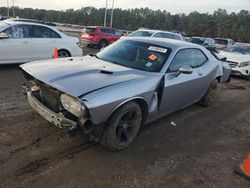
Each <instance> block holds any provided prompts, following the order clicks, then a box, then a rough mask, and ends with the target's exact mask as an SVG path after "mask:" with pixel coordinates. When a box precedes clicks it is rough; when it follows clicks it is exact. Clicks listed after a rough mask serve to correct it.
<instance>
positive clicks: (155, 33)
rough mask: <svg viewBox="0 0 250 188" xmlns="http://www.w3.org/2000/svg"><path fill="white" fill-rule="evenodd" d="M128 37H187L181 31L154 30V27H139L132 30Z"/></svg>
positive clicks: (181, 38)
mask: <svg viewBox="0 0 250 188" xmlns="http://www.w3.org/2000/svg"><path fill="white" fill-rule="evenodd" d="M128 37H157V38H168V39H174V40H182V41H185V40H186V39H185V37H184V36H183V35H181V34H179V33H174V32H168V31H161V30H152V29H143V28H142V29H139V30H137V31H134V32H132V33H131V34H129V35H128Z"/></svg>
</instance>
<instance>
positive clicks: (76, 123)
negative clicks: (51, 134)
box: [23, 80, 89, 131]
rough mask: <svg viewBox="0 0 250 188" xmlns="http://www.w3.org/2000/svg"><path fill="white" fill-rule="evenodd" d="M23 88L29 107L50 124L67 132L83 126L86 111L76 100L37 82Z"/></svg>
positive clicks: (29, 83)
mask: <svg viewBox="0 0 250 188" xmlns="http://www.w3.org/2000/svg"><path fill="white" fill-rule="evenodd" d="M23 88H24V91H25V93H26V96H27V101H28V103H29V105H30V106H31V107H32V108H33V109H34V110H35V111H36V112H37V113H39V114H40V115H41V116H42V117H43V118H45V119H46V120H47V121H49V122H50V123H52V124H54V125H55V126H57V127H59V128H61V129H64V130H68V131H71V130H73V129H76V128H77V127H84V126H85V123H86V121H87V120H88V118H87V109H86V107H85V106H84V104H83V103H82V101H80V100H79V99H78V98H75V97H71V96H69V95H67V94H65V93H63V92H61V91H59V90H57V89H55V88H53V87H50V86H48V85H46V84H44V83H42V82H40V81H38V80H32V81H29V82H28V83H27V84H25V85H24V86H23ZM88 124H89V123H88Z"/></svg>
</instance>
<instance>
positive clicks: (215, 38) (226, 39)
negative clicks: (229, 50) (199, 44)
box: [215, 38, 232, 40]
mask: <svg viewBox="0 0 250 188" xmlns="http://www.w3.org/2000/svg"><path fill="white" fill-rule="evenodd" d="M215 39H218V40H232V39H229V38H215Z"/></svg>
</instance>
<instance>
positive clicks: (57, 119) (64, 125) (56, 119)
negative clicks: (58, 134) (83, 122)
mask: <svg viewBox="0 0 250 188" xmlns="http://www.w3.org/2000/svg"><path fill="white" fill-rule="evenodd" d="M27 100H28V103H29V105H30V106H31V107H32V108H33V109H34V110H35V111H36V112H37V113H39V114H40V115H41V116H42V117H43V118H44V119H46V120H47V121H49V122H50V123H52V124H54V125H55V126H57V127H59V128H61V129H66V130H72V129H75V128H76V127H77V126H78V125H77V122H75V121H72V120H70V119H67V118H65V117H64V115H63V114H62V113H58V114H57V113H55V112H53V111H51V110H50V109H49V108H47V107H46V106H44V105H43V104H42V103H41V102H40V101H39V100H37V99H36V98H35V97H34V96H33V95H32V94H31V92H30V91H28V92H27Z"/></svg>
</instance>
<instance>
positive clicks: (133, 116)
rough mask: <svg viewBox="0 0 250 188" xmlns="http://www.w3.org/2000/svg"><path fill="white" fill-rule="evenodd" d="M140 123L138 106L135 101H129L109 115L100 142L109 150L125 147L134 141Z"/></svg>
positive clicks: (140, 112)
mask: <svg viewBox="0 0 250 188" xmlns="http://www.w3.org/2000/svg"><path fill="white" fill-rule="evenodd" d="M141 123H142V111H141V108H140V106H139V105H138V103H136V102H129V103H127V104H125V105H123V106H122V107H120V108H119V109H118V110H117V111H116V112H114V114H113V115H112V116H111V118H110V120H109V121H108V123H107V127H106V128H105V130H104V133H103V135H102V137H101V141H100V143H101V144H102V145H103V146H104V147H105V148H107V149H109V150H111V151H119V150H122V149H125V148H127V147H128V146H129V145H130V144H131V143H132V142H133V141H134V139H135V137H136V135H137V133H138V131H139V128H140V126H141Z"/></svg>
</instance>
